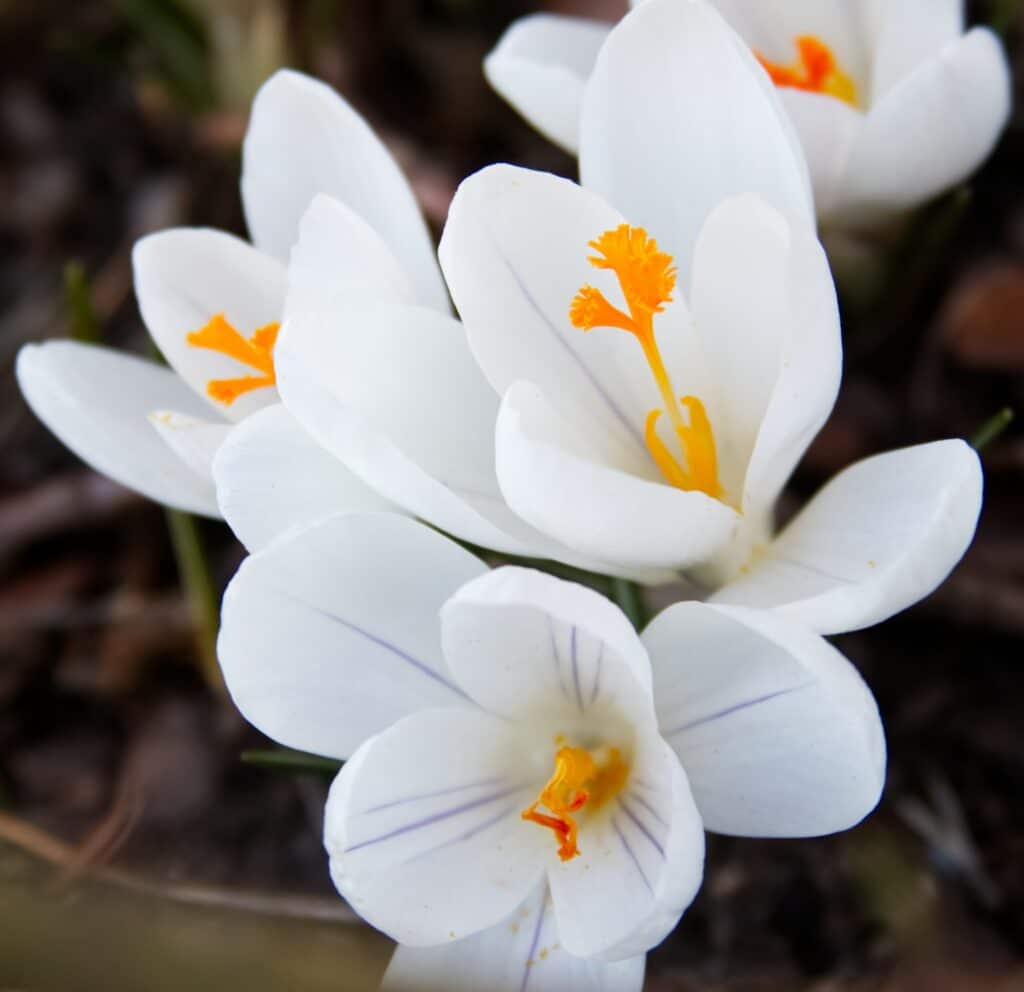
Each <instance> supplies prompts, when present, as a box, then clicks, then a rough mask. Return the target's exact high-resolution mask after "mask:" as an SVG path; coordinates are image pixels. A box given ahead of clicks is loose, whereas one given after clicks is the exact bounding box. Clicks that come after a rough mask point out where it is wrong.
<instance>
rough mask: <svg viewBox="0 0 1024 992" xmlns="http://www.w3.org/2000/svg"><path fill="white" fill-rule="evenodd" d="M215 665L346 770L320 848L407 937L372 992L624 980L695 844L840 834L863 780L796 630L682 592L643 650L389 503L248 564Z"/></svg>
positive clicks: (837, 689)
mask: <svg viewBox="0 0 1024 992" xmlns="http://www.w3.org/2000/svg"><path fill="white" fill-rule="evenodd" d="M300 634H301V636H300ZM218 651H219V655H220V659H221V664H222V666H223V668H224V674H225V678H226V681H227V685H228V687H229V689H230V691H231V693H232V696H233V697H234V699H235V702H236V703H237V704H238V706H239V708H240V709H241V710H242V712H243V713H244V714H245V716H246V717H247V718H248V719H249V720H251V721H252V722H253V723H254V724H255V725H256V726H257V727H258V728H260V729H261V730H263V731H264V732H265V733H267V734H268V735H270V736H271V737H273V738H274V739H276V740H278V741H280V742H281V743H282V744H285V745H287V746H290V747H295V748H300V749H303V750H305V751H310V752H314V753H318V754H323V755H329V756H331V757H334V758H339V759H345V760H347V764H346V765H345V767H344V768H343V769H342V771H341V772H340V774H339V775H338V777H337V779H336V780H335V782H334V785H333V787H332V788H331V792H330V796H329V799H328V803H327V814H326V824H325V843H326V846H327V849H328V852H329V854H330V859H331V873H332V877H333V878H334V881H335V884H336V885H337V887H338V889H339V890H340V891H341V893H342V894H343V895H344V896H345V897H346V898H347V899H348V900H349V901H350V902H351V904H352V905H353V907H354V908H355V909H356V910H357V911H358V912H359V913H360V914H361V915H362V916H364V917H365V918H366V919H367V920H368V921H369V922H370V923H372V924H373V925H374V926H376V927H377V928H379V929H381V930H383V931H384V932H385V933H387V934H389V935H390V936H392V937H393V938H395V939H396V940H397V941H398V942H399V943H400V944H401V945H402V947H401V948H400V949H399V951H398V953H397V954H396V957H395V960H394V962H393V963H392V966H391V969H390V971H389V974H388V976H387V978H386V980H385V988H389V989H392V990H397V989H404V990H410V989H432V988H445V989H467V990H468V989H473V990H476V989H480V988H487V989H494V990H498V992H502V990H509V992H512V990H520V989H522V988H525V987H529V988H531V989H543V990H549V992H554V990H556V989H557V990H560V992H565V990H580V992H583V990H592V989H606V990H627V989H634V990H638V989H639V988H640V985H641V981H642V974H643V954H644V952H645V951H646V950H647V949H648V948H650V947H652V946H654V945H655V944H657V943H658V942H659V941H660V940H662V939H663V938H664V937H665V936H666V934H667V933H668V932H669V931H671V929H672V928H673V927H674V925H675V923H676V921H677V920H678V919H679V917H680V915H681V914H682V912H683V911H684V909H685V908H686V906H687V905H688V904H689V903H690V901H691V900H692V899H693V897H694V895H695V893H696V891H697V889H698V887H699V885H700V881H701V876H702V868H703V857H704V842H703V830H704V829H708V830H714V831H717V832H720V833H726V834H734V835H745V836H756V837H779V836H789V837H798V836H815V835H820V834H824V833H830V832H833V831H837V830H842V829H845V828H847V827H849V826H851V825H853V824H854V823H856V822H858V821H859V820H860V819H861V818H863V817H864V816H865V815H866V814H867V813H868V812H869V811H870V810H871V809H872V808H873V807H874V805H875V803H876V802H877V800H878V796H879V794H880V790H881V787H882V783H883V779H884V766H885V745H884V739H883V733H882V727H881V724H880V721H879V716H878V711H877V708H876V706H875V703H874V700H873V699H872V697H871V694H870V693H869V691H868V689H867V688H866V686H865V685H864V683H863V682H862V681H861V680H860V678H859V676H858V675H857V674H856V672H855V670H854V669H853V668H852V666H851V665H850V664H849V663H848V662H847V661H846V660H845V659H844V658H843V657H842V656H841V655H840V654H839V653H838V652H837V651H836V650H835V649H834V648H832V647H831V646H830V645H828V644H827V643H826V642H825V641H824V640H822V639H821V638H820V637H818V636H817V635H815V634H812V633H809V632H807V631H806V630H804V629H803V628H801V627H799V626H796V625H790V624H789V623H787V622H786V621H784V620H782V619H781V618H779V617H777V616H773V615H772V614H770V613H766V612H762V611H753V610H746V609H742V608H737V607H724V606H710V605H706V604H701V603H682V604H678V605H676V606H674V607H671V608H670V609H669V610H667V611H666V612H665V613H663V614H662V615H661V616H660V617H658V618H657V619H656V620H655V621H654V623H653V624H652V625H651V626H650V627H649V628H648V630H647V631H646V632H645V634H644V636H643V640H642V641H641V639H640V638H639V637H638V636H637V635H636V633H635V632H634V631H633V629H632V627H631V626H630V624H629V622H628V620H627V619H626V617H625V616H624V615H623V614H622V613H621V612H620V611H619V610H618V608H617V607H615V606H614V605H613V604H612V603H610V602H609V601H608V600H606V599H604V598H603V597H601V596H599V595H598V594H596V593H595V592H593V591H591V590H589V589H585V588H583V587H581V586H576V585H573V584H570V583H566V582H562V581H560V580H558V579H555V578H552V577H551V576H549V575H545V574H543V573H540V572H534V571H529V570H525V569H520V568H504V569H500V570H498V571H494V572H488V571H487V569H486V568H485V567H484V566H483V565H482V564H481V563H480V562H479V561H478V560H477V559H476V558H474V557H473V556H472V555H470V554H469V553H468V552H467V551H465V550H463V549H462V548H460V547H459V546H458V545H456V544H454V543H453V542H451V541H449V540H448V539H446V538H445V537H443V536H442V535H439V534H437V533H436V532H434V531H431V530H429V529H427V528H425V527H423V526H422V525H419V524H417V523H415V522H413V521H411V520H408V519H406V518H403V517H400V516H397V515H394V514H370V515H359V514H355V515H339V516H335V517H332V518H329V519H328V520H325V521H320V522H319V523H317V524H315V525H313V526H312V527H310V528H308V529H306V530H303V531H300V532H296V533H293V534H292V535H289V536H288V537H286V538H284V539H282V540H280V541H277V542H275V543H274V544H273V545H271V546H270V547H269V548H267V549H265V550H263V551H261V552H260V553H258V554H256V555H254V556H252V557H250V558H249V559H248V560H247V561H246V562H245V563H244V564H243V566H242V568H241V569H240V571H239V573H238V574H237V576H236V577H235V579H234V580H233V582H232V584H231V586H230V587H229V589H228V592H227V594H226V596H225V600H224V615H223V625H222V629H221V635H220V642H219V645H218Z"/></svg>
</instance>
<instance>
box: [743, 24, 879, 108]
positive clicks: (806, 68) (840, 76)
mask: <svg viewBox="0 0 1024 992" xmlns="http://www.w3.org/2000/svg"><path fill="white" fill-rule="evenodd" d="M796 50H797V60H796V61H795V62H794V63H792V64H791V65H782V64H780V63H778V62H772V61H771V60H770V59H767V58H765V57H764V56H763V55H762V54H761V53H760V52H755V53H754V54H755V55H756V56H757V60H758V61H759V62H760V63H761V65H762V66H764V68H765V71H766V72H767V73H768V75H769V76H770V77H771V80H772V82H773V83H774V84H775V85H776V86H782V87H784V88H788V89H796V90H803V91H804V92H806V93H822V94H824V95H826V96H831V97H835V98H836V99H837V100H842V101H844V102H845V103H848V104H850V106H851V107H856V106H858V105H859V102H858V94H857V84H856V83H855V82H854V81H853V79H852V78H851V77H850V76H849V75H847V73H845V72H844V71H843V70H842V68H840V66H839V63H838V61H837V60H836V57H835V55H834V54H833V53H832V49H831V48H829V47H828V45H826V44H825V43H824V42H823V41H822V40H821V39H820V38H816V37H814V36H813V35H800V37H798V38H797V39H796Z"/></svg>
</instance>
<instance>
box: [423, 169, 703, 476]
mask: <svg viewBox="0 0 1024 992" xmlns="http://www.w3.org/2000/svg"><path fill="white" fill-rule="evenodd" d="M625 220H626V218H623V216H622V215H621V214H620V213H618V212H617V211H616V210H614V209H612V207H610V206H608V204H607V203H606V202H604V201H603V200H602V199H601V198H600V197H598V196H595V195H594V194H593V193H590V192H588V191H587V190H585V189H582V188H581V187H579V186H577V185H576V184H575V183H572V182H570V181H569V180H567V179H560V178H558V177H556V176H552V175H550V174H548V173H544V172H532V171H529V170H527V169H517V168H515V167H513V166H508V165H496V166H490V167H489V168H486V169H483V170H481V171H480V172H478V173H476V174H475V175H473V176H470V177H469V178H468V179H466V180H465V181H463V183H462V185H461V186H460V187H459V189H458V192H457V193H456V194H455V199H454V200H453V201H452V207H451V211H450V212H449V215H448V223H447V225H446V227H445V230H444V236H443V237H442V239H441V251H440V254H441V262H442V265H443V267H444V271H445V276H446V277H447V279H448V284H449V286H450V287H451V291H452V298H453V299H454V300H455V304H456V306H457V307H458V309H459V313H460V314H461V316H462V319H463V321H464V322H465V325H466V334H467V336H468V338H469V343H470V347H471V348H472V349H473V354H474V356H475V357H476V360H477V362H478V363H479V364H480V367H481V368H482V369H483V371H484V374H485V375H486V376H487V379H488V381H489V382H490V383H491V385H492V386H493V387H494V389H495V390H496V391H497V392H498V393H500V394H502V395H504V394H505V392H506V391H507V390H508V388H509V387H510V386H511V385H512V384H513V383H514V382H517V381H519V380H520V379H526V380H529V381H530V382H534V383H536V384H537V385H538V386H540V387H541V388H542V389H543V390H544V392H545V394H546V395H548V396H549V397H553V398H554V397H557V400H558V403H559V406H560V407H561V408H562V409H565V410H570V411H573V412H574V413H575V414H576V416H577V418H578V419H579V420H580V421H581V422H582V423H584V424H588V425H591V426H592V429H593V431H594V433H595V434H596V435H598V436H600V438H601V439H602V443H606V444H608V445H614V446H615V447H616V448H617V449H618V450H619V452H620V453H619V454H618V455H617V456H616V460H617V461H619V462H620V463H622V464H630V465H632V466H633V470H634V471H642V470H643V469H642V468H639V467H638V466H641V465H647V466H648V467H652V463H651V459H650V456H649V454H648V452H647V449H646V447H645V445H644V442H643V426H644V421H645V419H646V417H647V414H648V413H649V412H650V411H651V410H652V409H654V408H656V407H658V406H659V405H662V401H661V396H660V393H659V392H658V388H657V386H656V384H655V381H654V377H653V376H652V374H651V370H650V367H649V366H648V364H647V361H646V360H645V358H644V355H643V349H642V348H641V347H640V344H639V342H638V341H637V340H636V339H635V338H634V337H633V335H631V334H628V333H626V332H625V331H621V330H616V329H606V328H598V329H595V330H593V331H590V332H589V333H585V332H584V331H582V330H579V329H578V328H575V327H573V325H572V322H571V321H570V319H569V310H570V307H571V305H572V301H573V298H574V297H575V296H576V294H577V293H578V292H579V290H580V289H581V288H582V287H583V286H584V285H587V284H590V285H593V286H595V287H596V288H598V289H600V290H601V291H602V292H603V293H604V294H605V295H606V297H607V298H608V300H609V301H610V302H611V303H612V304H613V305H617V306H624V305H625V304H624V302H622V297H621V293H620V291H619V288H618V284H617V283H616V280H615V277H614V276H613V275H612V274H611V273H610V272H607V271H602V270H599V269H595V268H594V267H593V266H592V265H591V264H590V262H589V261H588V257H589V256H591V255H593V249H591V248H590V247H589V246H588V242H590V241H592V240H593V239H595V238H597V237H599V236H600V235H601V234H602V233H604V232H605V231H608V230H611V229H614V228H616V227H618V226H619V225H620V224H622V223H624V222H625ZM660 230H661V229H659V228H656V227H655V228H652V229H651V231H650V233H651V234H652V236H654V237H660V233H659V232H660ZM656 329H657V335H658V344H659V347H660V348H661V349H662V353H663V357H664V360H665V363H666V366H667V367H668V369H669V372H670V373H671V374H672V376H673V385H675V386H676V387H677V389H678V390H679V391H680V393H681V394H685V393H693V392H696V391H698V389H697V387H698V385H699V383H698V382H697V381H696V380H694V379H692V378H690V376H697V375H699V374H700V372H701V369H700V368H699V367H695V366H697V365H698V362H699V355H696V354H694V349H693V346H692V345H693V340H692V339H693V333H692V329H691V327H690V319H689V313H688V311H687V308H686V305H685V303H683V302H682V300H681V299H678V298H677V299H676V300H675V301H674V302H673V303H670V304H669V305H668V306H667V307H666V309H665V312H664V313H662V314H659V315H658V319H657V325H656ZM680 371H681V372H682V373H683V375H682V376H680V375H678V374H677V373H678V372H680Z"/></svg>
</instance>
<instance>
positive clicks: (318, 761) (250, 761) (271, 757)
mask: <svg viewBox="0 0 1024 992" xmlns="http://www.w3.org/2000/svg"><path fill="white" fill-rule="evenodd" d="M242 763H243V764H246V765H259V766H260V767H261V768H273V769H275V770H279V771H287V772H315V773H316V774H317V775H336V774H337V772H338V770H339V769H340V768H341V766H342V764H344V762H341V761H337V760H336V759H334V758H321V757H320V756H319V755H316V754H307V753H306V752H305V751H291V750H288V749H284V748H279V749H274V750H254V751H243V752H242Z"/></svg>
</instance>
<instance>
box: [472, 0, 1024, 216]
mask: <svg viewBox="0 0 1024 992" xmlns="http://www.w3.org/2000/svg"><path fill="white" fill-rule="evenodd" d="M642 2H644V0H634V2H633V6H639V5H640V4H641V3H642ZM673 2H677V3H680V4H684V3H689V2H691V0H673ZM712 2H713V3H714V5H715V7H717V8H718V10H719V11H720V12H721V13H722V15H723V16H724V17H725V18H726V20H727V21H728V22H729V24H730V25H732V27H733V28H734V29H735V30H736V31H737V32H738V33H739V35H740V36H741V37H742V39H743V40H744V41H745V42H746V44H747V45H749V46H750V47H751V49H752V50H753V51H754V53H755V54H756V56H757V58H758V59H759V61H760V62H761V64H762V66H763V67H764V68H765V70H766V71H767V72H768V74H769V76H770V78H771V79H772V80H773V82H774V83H775V84H776V86H777V87H778V88H779V93H780V96H781V97H782V100H783V103H784V104H785V106H786V109H787V111H788V112H789V114H790V116H791V118H792V121H793V123H794V124H795V126H796V129H797V131H798V132H799V134H800V139H801V142H802V144H803V148H804V151H805V152H806V154H807V158H808V161H809V164H810V168H811V176H812V178H813V181H814V192H815V201H816V205H817V211H818V216H819V218H820V220H821V222H822V224H823V225H824V226H830V227H843V228H853V229H856V228H859V227H867V226H872V225H874V224H876V223H878V222H879V221H881V220H883V219H884V218H885V217H887V216H890V215H892V214H897V213H900V212H902V211H905V210H908V209H910V208H913V207H915V206H918V205H919V204H921V203H923V202H925V201H926V200H929V199H931V198H932V197H934V196H936V195H937V194H939V193H941V192H943V191H944V190H946V189H949V188H950V187H952V186H954V185H955V184H956V183H959V182H960V181H962V180H963V179H965V178H966V177H967V176H968V175H970V174H971V173H972V172H973V171H974V170H975V169H976V168H977V167H978V165H980V164H981V162H983V161H984V160H985V158H987V157H988V155H989V153H990V152H991V151H992V148H993V146H994V145H995V143H996V140H997V138H998V136H999V134H1000V132H1001V131H1002V129H1003V127H1004V126H1005V124H1006V121H1007V118H1008V116H1009V110H1010V72H1009V67H1008V64H1007V60H1006V56H1005V53H1004V52H1003V49H1002V47H1001V45H1000V44H999V42H998V40H997V39H996V37H995V36H994V35H993V34H992V32H991V31H989V30H987V29H984V28H975V29H973V30H971V31H968V32H967V33H965V28H964V3H963V0H926V2H925V0H907V2H877V0H853V2H849V0H817V2H814V3H794V2H792V0H712ZM607 32H608V27H607V26H606V25H601V24H600V23H599V22H595V21H585V20H580V19H577V18H563V17H554V16H550V15H537V16H534V17H530V18H526V19H524V20H522V21H519V22H517V23H516V24H514V25H513V26H512V27H511V28H510V29H509V30H508V32H507V33H506V35H505V36H504V37H503V38H502V40H501V42H500V43H499V45H498V46H497V48H496V49H495V50H494V51H493V52H492V53H491V54H490V55H489V56H488V58H487V61H486V63H485V69H486V73H487V76H488V78H489V79H490V81H491V83H492V85H493V86H494V87H495V88H496V89H497V90H498V91H499V92H500V93H501V94H502V95H503V96H504V97H505V98H506V99H507V100H509V102H510V103H511V104H512V105H513V106H514V107H516V109H517V110H519V111H520V112H521V113H522V114H523V115H524V116H525V117H526V118H527V119H528V120H530V121H531V122H532V123H533V124H534V125H535V126H536V127H538V129H540V130H541V131H543V132H544V133H545V134H547V135H548V136H549V137H550V138H552V139H553V140H555V141H556V142H558V143H559V144H560V145H562V146H563V147H564V148H566V149H568V150H570V151H576V150H577V148H578V146H579V141H580V123H579V122H580V113H581V108H582V104H583V100H584V93H585V91H586V87H587V80H588V78H589V76H590V74H591V72H592V70H593V66H594V63H595V60H596V58H597V54H598V51H599V50H600V46H601V43H602V41H603V39H604V37H605V36H606V35H607ZM684 57H688V56H687V55H684V54H683V53H680V58H684ZM708 78H713V76H711V75H709V77H708ZM692 98H693V99H695V100H700V101H703V102H708V101H709V99H710V98H709V94H708V93H707V91H706V90H696V91H694V93H693V94H692Z"/></svg>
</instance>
